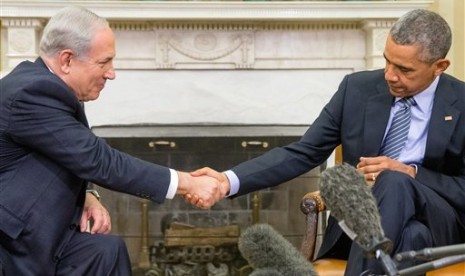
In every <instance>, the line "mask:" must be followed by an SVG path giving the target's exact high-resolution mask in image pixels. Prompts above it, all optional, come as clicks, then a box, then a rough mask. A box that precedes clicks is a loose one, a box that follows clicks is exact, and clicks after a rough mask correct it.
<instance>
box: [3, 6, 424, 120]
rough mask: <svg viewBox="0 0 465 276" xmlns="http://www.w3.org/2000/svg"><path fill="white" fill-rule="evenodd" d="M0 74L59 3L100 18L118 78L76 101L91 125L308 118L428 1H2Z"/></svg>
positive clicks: (32, 53) (24, 55)
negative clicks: (89, 98) (111, 33)
mask: <svg viewBox="0 0 465 276" xmlns="http://www.w3.org/2000/svg"><path fill="white" fill-rule="evenodd" d="M0 3H1V4H0V5H1V7H0V9H1V10H0V18H1V24H2V33H1V38H2V44H1V62H2V71H3V73H7V72H8V71H9V70H11V68H13V67H14V66H15V65H16V64H18V63H19V62H20V61H22V60H24V59H30V60H33V59H35V58H36V57H37V55H38V42H39V39H40V35H41V30H42V28H43V26H44V24H45V23H46V21H47V19H48V18H49V17H50V16H52V15H53V14H54V13H55V12H56V11H58V10H59V9H60V8H62V7H63V6H65V5H82V6H85V7H87V8H89V9H91V10H92V11H94V12H96V13H97V14H99V15H101V16H104V17H106V18H107V19H108V20H109V21H110V23H111V25H112V28H113V29H114V30H115V34H116V39H117V42H116V43H117V44H116V45H117V57H116V59H115V68H116V72H117V79H116V80H114V81H111V82H108V83H107V86H106V88H105V90H104V91H103V92H102V94H101V96H100V98H99V100H98V101H94V102H91V103H87V104H86V109H87V113H88V117H89V121H90V123H91V125H93V126H101V125H134V124H186V123H187V124H199V123H218V124H228V123H240V124H309V123H311V122H312V121H313V120H314V119H315V118H316V116H317V115H318V113H319V111H320V109H321V107H322V106H323V105H324V103H326V102H327V101H328V99H329V98H330V97H331V95H332V94H333V93H334V91H335V90H336V89H337V85H338V83H339V82H340V80H341V79H342V77H343V76H344V75H345V74H347V73H350V72H354V71H359V70H364V69H374V68H380V67H382V66H383V65H384V59H383V56H382V52H383V48H384V41H385V38H386V35H387V32H388V30H389V28H390V26H391V25H392V23H393V22H394V21H395V20H396V19H397V18H398V17H399V16H401V15H402V14H404V13H405V12H407V11H408V10H411V9H416V8H428V7H429V6H430V5H431V4H432V1H283V2H281V1H257V2H253V1H246V2H241V1H237V2H236V1H215V2H213V1H42V0H37V1H21V0H1V2H0Z"/></svg>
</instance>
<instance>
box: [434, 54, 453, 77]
mask: <svg viewBox="0 0 465 276" xmlns="http://www.w3.org/2000/svg"><path fill="white" fill-rule="evenodd" d="M449 65H450V60H448V59H445V58H442V59H438V60H436V61H435V62H434V66H436V69H435V70H434V75H435V76H439V75H441V74H442V73H443V72H444V71H446V70H447V68H449Z"/></svg>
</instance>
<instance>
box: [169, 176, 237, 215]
mask: <svg viewBox="0 0 465 276" xmlns="http://www.w3.org/2000/svg"><path fill="white" fill-rule="evenodd" d="M177 173H178V190H177V191H176V194H177V195H180V196H182V197H183V198H184V199H185V200H186V202H189V203H191V204H192V205H195V206H197V207H198V208H201V209H209V208H210V207H212V206H213V205H215V203H216V202H218V201H220V200H221V199H223V198H224V197H225V196H226V194H228V192H229V190H230V184H229V179H228V177H227V176H226V175H225V174H224V173H220V172H217V171H215V170H213V169H211V168H208V167H205V168H202V169H199V170H196V171H194V172H191V173H186V172H179V171H178V172H177Z"/></svg>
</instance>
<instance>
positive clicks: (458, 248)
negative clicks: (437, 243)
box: [395, 243, 465, 262]
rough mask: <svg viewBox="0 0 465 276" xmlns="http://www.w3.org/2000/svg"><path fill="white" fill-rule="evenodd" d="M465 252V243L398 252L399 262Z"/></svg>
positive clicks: (397, 259)
mask: <svg viewBox="0 0 465 276" xmlns="http://www.w3.org/2000/svg"><path fill="white" fill-rule="evenodd" d="M459 254H465V243H462V244H454V245H446V246H441V247H433V248H425V249H422V250H418V251H413V250H412V251H407V252H401V253H398V254H396V256H395V259H396V261H398V262H404V261H411V260H432V259H435V258H440V257H445V256H452V255H459Z"/></svg>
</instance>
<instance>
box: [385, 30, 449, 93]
mask: <svg viewBox="0 0 465 276" xmlns="http://www.w3.org/2000/svg"><path fill="white" fill-rule="evenodd" d="M420 54H421V49H420V47H419V46H417V45H398V44H396V43H394V41H393V40H392V39H391V36H389V37H388V39H387V41H386V47H385V49H384V57H385V59H386V66H385V68H384V78H385V79H386V81H387V84H388V86H389V90H390V92H391V94H392V95H393V96H395V97H406V96H413V95H415V94H418V93H419V92H421V91H423V90H424V89H426V88H427V87H428V86H429V85H430V84H431V82H433V80H434V79H435V77H436V76H438V75H440V74H441V73H442V72H443V70H445V69H446V68H447V66H446V67H445V68H443V67H442V66H443V64H442V62H443V61H444V60H438V61H435V62H433V63H427V62H424V61H421V60H420V59H419V57H420ZM447 65H448V64H447Z"/></svg>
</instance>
